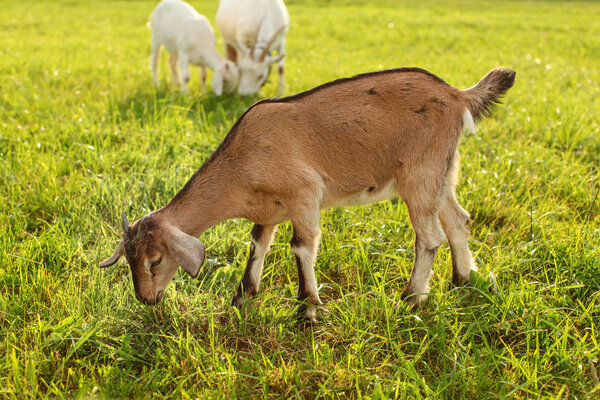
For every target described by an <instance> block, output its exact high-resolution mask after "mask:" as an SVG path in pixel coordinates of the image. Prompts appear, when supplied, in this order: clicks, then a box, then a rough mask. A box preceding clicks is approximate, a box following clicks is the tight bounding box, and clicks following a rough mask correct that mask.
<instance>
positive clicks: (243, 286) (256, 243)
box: [232, 224, 277, 307]
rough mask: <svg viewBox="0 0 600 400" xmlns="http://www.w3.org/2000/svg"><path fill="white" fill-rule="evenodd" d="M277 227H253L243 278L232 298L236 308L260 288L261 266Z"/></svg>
mask: <svg viewBox="0 0 600 400" xmlns="http://www.w3.org/2000/svg"><path fill="white" fill-rule="evenodd" d="M276 228H277V225H267V226H263V225H258V224H257V225H254V227H253V228H252V232H251V234H250V237H251V239H252V241H251V243H250V256H249V257H248V264H247V265H246V271H245V272H244V277H243V278H242V282H241V283H240V286H239V288H238V290H237V293H236V295H235V296H234V297H233V302H232V304H233V305H234V306H236V307H241V306H242V304H244V300H245V299H246V298H248V299H251V298H252V297H254V295H255V294H256V293H258V289H259V288H260V278H261V276H262V271H263V264H264V261H265V256H266V254H267V253H268V251H269V248H270V246H271V242H273V237H274V236H275V230H276Z"/></svg>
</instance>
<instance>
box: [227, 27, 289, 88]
mask: <svg viewBox="0 0 600 400" xmlns="http://www.w3.org/2000/svg"><path fill="white" fill-rule="evenodd" d="M285 29H286V26H285V25H282V26H281V27H280V28H279V29H278V30H277V31H275V33H273V35H272V36H271V38H270V39H269V41H268V42H267V43H266V45H265V46H264V47H261V48H262V51H261V52H260V54H258V55H256V51H255V47H256V43H253V44H252V47H251V48H248V47H247V46H245V45H243V44H242V43H240V42H237V41H236V47H237V48H238V50H239V52H241V53H242V57H241V59H240V60H238V68H239V71H240V83H239V85H238V94H239V95H241V96H250V95H253V94H255V93H258V91H259V90H260V88H261V87H262V86H263V85H264V84H265V83H266V82H267V78H268V77H269V72H271V66H272V65H273V64H275V63H276V62H279V61H280V60H281V59H282V58H283V57H285V54H278V55H277V56H276V57H271V56H270V55H269V53H270V49H271V47H272V46H273V43H274V42H275V41H276V40H277V38H278V37H279V35H280V34H281V33H282V32H283V31H284V30H285Z"/></svg>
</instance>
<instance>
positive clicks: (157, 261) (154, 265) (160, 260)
mask: <svg viewBox="0 0 600 400" xmlns="http://www.w3.org/2000/svg"><path fill="white" fill-rule="evenodd" d="M161 262H162V258H159V259H158V260H156V261H153V262H152V263H150V268H154V267H156V266H157V265H158V264H160V263H161Z"/></svg>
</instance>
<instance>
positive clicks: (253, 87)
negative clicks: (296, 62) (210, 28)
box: [216, 0, 290, 96]
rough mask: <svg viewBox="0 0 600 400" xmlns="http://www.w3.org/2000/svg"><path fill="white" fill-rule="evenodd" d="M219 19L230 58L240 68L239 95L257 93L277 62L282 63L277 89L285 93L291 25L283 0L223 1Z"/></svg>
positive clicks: (278, 69)
mask: <svg viewBox="0 0 600 400" xmlns="http://www.w3.org/2000/svg"><path fill="white" fill-rule="evenodd" d="M216 22H217V26H218V27H219V30H220V31H221V35H223V40H224V42H225V45H226V48H227V58H228V59H229V60H232V61H235V62H236V64H237V66H238V68H239V69H240V82H239V86H238V94H240V95H242V96H250V95H253V94H256V93H258V91H259V90H260V88H261V87H262V86H263V85H264V84H265V83H266V82H267V78H268V77H269V73H270V71H271V66H272V65H273V64H275V63H279V64H278V68H277V71H278V73H279V89H278V90H279V94H282V93H283V86H284V77H283V69H284V59H283V58H284V56H285V36H286V34H287V31H288V27H289V25H290V16H289V14H288V11H287V8H286V7H285V4H284V3H283V0H220V2H219V9H218V10H217V16H216ZM272 51H277V56H275V57H272V56H271V52H272Z"/></svg>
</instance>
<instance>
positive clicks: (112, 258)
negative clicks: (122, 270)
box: [100, 241, 125, 268]
mask: <svg viewBox="0 0 600 400" xmlns="http://www.w3.org/2000/svg"><path fill="white" fill-rule="evenodd" d="M124 252H125V248H124V247H123V241H121V243H119V246H117V250H115V252H114V253H113V255H112V256H110V257H109V258H107V259H106V260H103V261H100V268H106V267H110V266H111V265H114V264H115V263H116V262H117V261H119V259H120V258H121V257H123V255H124Z"/></svg>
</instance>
